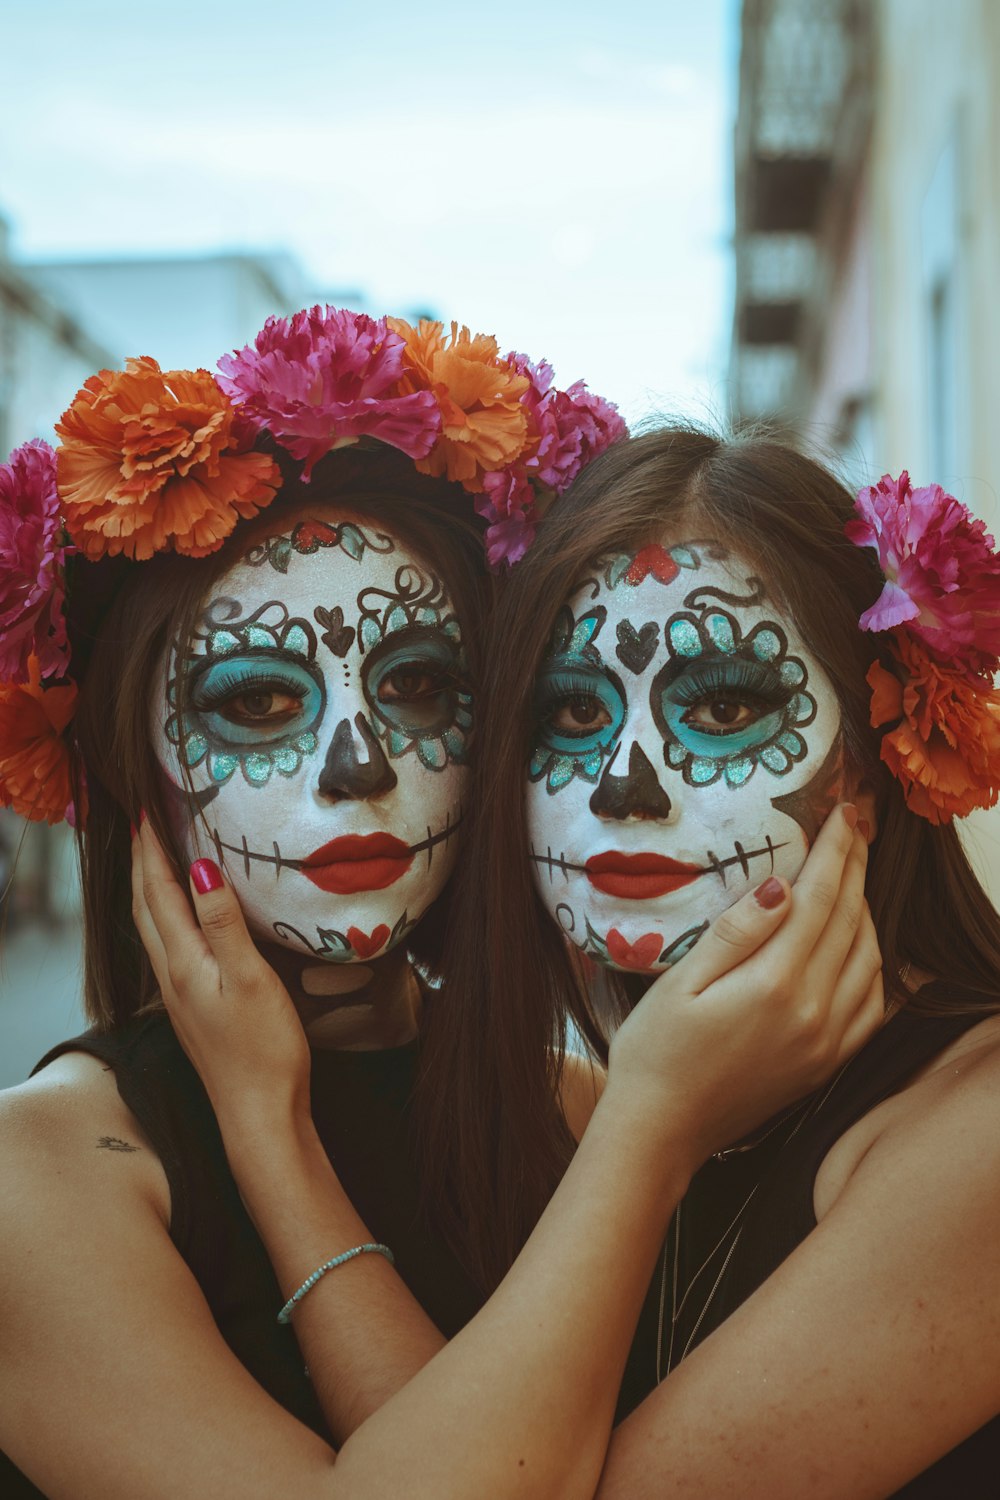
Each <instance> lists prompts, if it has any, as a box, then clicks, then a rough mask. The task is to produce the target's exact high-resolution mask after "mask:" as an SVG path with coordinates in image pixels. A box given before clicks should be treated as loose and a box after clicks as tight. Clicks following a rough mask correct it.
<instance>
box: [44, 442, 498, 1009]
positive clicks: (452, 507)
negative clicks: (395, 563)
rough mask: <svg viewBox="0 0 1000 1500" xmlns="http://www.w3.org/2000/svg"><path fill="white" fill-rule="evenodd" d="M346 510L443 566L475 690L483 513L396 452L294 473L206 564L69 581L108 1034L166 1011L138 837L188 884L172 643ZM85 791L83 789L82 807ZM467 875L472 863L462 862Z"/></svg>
mask: <svg viewBox="0 0 1000 1500" xmlns="http://www.w3.org/2000/svg"><path fill="white" fill-rule="evenodd" d="M331 505H335V506H337V507H338V508H339V509H341V510H346V511H348V512H349V513H350V514H352V515H357V516H358V517H360V518H361V519H367V520H369V521H371V522H373V523H374V524H376V525H380V526H386V527H388V528H389V529H390V530H392V531H393V532H394V533H395V534H396V535H397V536H398V537H399V538H400V540H402V541H403V542H404V543H406V544H407V545H408V546H409V547H411V548H412V549H413V551H414V553H415V554H416V555H417V556H418V557H421V558H423V559H424V560H425V561H426V562H428V563H431V564H433V566H434V567H435V569H436V570H437V571H438V572H439V573H440V574H441V576H442V578H443V580H444V582H445V584H446V586H447V588H448V591H449V593H450V595H451V597H452V600H453V602H454V605H455V609H456V612H457V615H458V618H459V622H460V624H461V628H462V636H463V642H464V646H465V651H466V655H467V659H468V664H469V669H470V677H471V679H472V682H473V684H475V683H476V682H477V681H478V680H479V678H480V675H481V670H482V663H481V658H482V641H483V622H484V616H485V613H486V610H487V596H488V593H489V589H490V585H489V582H488V578H487V574H486V569H485V564H484V559H483V544H482V537H481V533H480V528H479V526H478V523H476V521H475V518H474V516H473V514H472V507H471V503H470V501H469V499H468V497H467V496H466V495H464V494H463V492H462V491H461V490H460V489H459V487H458V486H457V485H452V484H449V483H448V482H447V481H441V480H433V479H428V478H425V477H424V476H422V475H420V474H418V473H417V472H416V471H415V470H414V467H413V465H412V463H411V462H410V461H409V460H408V459H405V458H404V457H403V456H402V455H399V454H395V453H394V452H393V451H392V450H388V449H380V450H377V451H376V450H359V449H349V450H346V451H341V452H337V453H333V454H331V455H330V456H329V457H328V458H327V459H325V460H324V461H323V462H322V463H321V464H319V465H317V467H316V470H315V471H314V474H313V478H312V481H311V482H310V483H309V484H308V485H304V484H302V483H301V481H300V480H299V479H298V478H297V476H296V474H295V473H294V472H293V473H290V474H289V475H288V477H287V479H286V482H285V484H284V485H283V487H282V489H281V491H280V493H279V494H278V496H276V498H275V499H274V501H273V502H272V503H271V505H270V506H269V507H268V508H267V510H266V512H264V514H262V515H260V516H258V517H256V518H254V520H253V521H246V522H243V523H241V524H240V525H239V526H238V527H237V528H236V530H235V531H234V532H233V534H232V536H231V537H230V538H229V539H228V540H227V542H226V544H225V545H224V546H223V547H222V548H221V549H220V550H219V551H218V552H215V553H213V554H212V555H211V556H209V557H206V558H198V559H196V558H189V557H178V556H176V555H175V554H162V555H160V556H158V557H154V558H153V559H152V560H150V561H148V562H144V563H141V564H136V563H129V562H124V561H123V560H122V559H120V558H115V559H109V560H106V562H104V563H88V562H85V561H82V560H79V559H77V560H76V562H75V568H74V572H73V574H72V575H71V577H70V579H69V589H68V598H69V623H70V633H71V641H72V648H73V665H74V673H75V675H76V676H77V677H78V679H80V678H82V683H81V688H80V697H79V707H78V711H77V715H76V719H75V725H74V727H75V733H76V740H77V746H78V749H79V752H80V769H81V772H82V780H83V781H85V797H86V801H87V804H88V812H87V817H86V820H85V821H83V822H81V824H80V825H79V826H78V828H77V842H78V847H79V854H80V864H81V874H82V887H83V914H84V1003H85V1006H86V1010H87V1014H88V1016H89V1018H90V1019H91V1021H93V1022H94V1023H95V1024H96V1025H98V1026H100V1027H102V1028H104V1029H108V1028H111V1027H114V1026H120V1025H123V1024H124V1023H125V1022H126V1021H128V1020H129V1019H130V1018H131V1017H133V1016H134V1015H136V1014H137V1013H138V1012H140V1011H142V1010H144V1009H145V1008H147V1007H148V1006H149V1005H151V1004H154V1003H155V1001H156V984H155V980H154V977H153V973H152V970H151V967H150V964H149V961H148V959H147V957H146V954H145V951H144V949H143V947H142V944H141V943H140V941H139V938H138V934H137V933H136V930H135V927H134V924H133V922H132V916H131V907H132V901H131V883H130V868H131V854H130V832H129V823H130V822H137V821H138V818H139V812H140V809H143V810H144V811H145V813H146V814H147V816H148V817H149V819H150V821H151V823H152V825H153V827H154V829H155V830H156V832H157V834H158V835H159V837H160V840H161V842H162V843H163V846H164V849H165V850H166V852H167V854H168V856H169V857H170V859H171V860H172V862H173V864H174V866H175V869H176V872H177V874H178V877H179V878H180V879H181V881H182V883H184V882H185V881H186V870H185V867H184V865H183V862H182V857H181V851H180V849H179V847H178V845H177V842H176V839H175V836H174V832H173V820H172V818H171V816H170V809H169V806H168V792H167V788H166V787H165V784H164V778H163V775H162V772H161V770H160V767H159V765H158V763H157V761H156V758H155V756H154V753H153V749H152V744H151V736H150V710H151V704H150V691H151V684H152V683H153V682H155V681H156V667H157V664H158V662H159V660H160V658H161V656H162V654H163V652H164V650H165V649H166V647H167V644H168V643H169V642H171V641H181V642H183V641H186V640H187V639H189V637H190V635H191V632H192V630H193V629H194V627H195V621H196V617H197V613H198V610H199V607H200V605H201V602H202V600H203V599H204V598H205V595H206V593H207V591H208V590H209V589H210V588H211V586H212V584H213V582H214V581H215V580H216V579H217V578H218V577H219V576H220V575H221V574H222V573H224V572H225V571H226V570H227V569H228V568H229V567H230V566H232V564H233V562H234V561H236V560H237V558H238V557H240V556H241V555H242V554H243V553H244V552H245V551H246V549H247V548H248V546H250V545H251V544H252V543H253V542H254V540H255V539H257V538H259V537H262V536H266V535H271V536H274V535H276V534H278V533H279V532H280V530H281V529H282V526H283V524H284V520H283V518H287V517H289V516H291V515H292V514H293V513H297V512H298V513H301V511H302V509H303V508H304V507H306V506H308V507H309V508H310V509H315V510H317V511H319V512H322V510H323V508H324V506H331ZM81 791H82V788H81V787H78V788H77V794H78V801H79V800H80V793H81ZM459 863H461V856H460V860H459ZM449 900H450V886H449V887H446V888H445V891H444V892H443V893H442V895H441V896H440V897H439V898H438V900H437V901H436V902H435V903H434V906H433V907H432V908H431V910H430V911H429V912H428V913H427V914H426V915H425V918H424V920H423V922H421V924H420V925H419V926H418V928H417V929H416V931H415V933H414V935H413V940H412V944H411V947H412V949H413V952H414V955H415V956H416V957H417V958H418V959H419V960H420V961H421V962H422V963H423V965H424V966H425V968H426V969H428V970H429V971H431V972H433V973H435V974H437V975H440V974H441V973H442V972H443V970H444V969H445V968H446V961H445V955H444V952H443V948H442V936H443V930H444V925H445V921H446V918H447V907H448V903H449Z"/></svg>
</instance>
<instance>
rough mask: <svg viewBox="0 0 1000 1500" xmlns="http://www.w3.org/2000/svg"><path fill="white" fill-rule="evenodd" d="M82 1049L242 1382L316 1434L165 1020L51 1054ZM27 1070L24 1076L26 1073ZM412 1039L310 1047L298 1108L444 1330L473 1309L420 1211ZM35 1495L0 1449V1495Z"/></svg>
mask: <svg viewBox="0 0 1000 1500" xmlns="http://www.w3.org/2000/svg"><path fill="white" fill-rule="evenodd" d="M65 1052H88V1053H90V1054H91V1055H92V1056H94V1057H97V1058H99V1059H101V1061H103V1062H106V1063H108V1064H109V1065H110V1066H111V1067H112V1068H113V1069H114V1071H115V1078H116V1081H117V1084H118V1091H119V1093H120V1094H121V1096H122V1099H123V1100H124V1102H125V1103H126V1104H127V1105H128V1107H129V1109H130V1110H131V1111H132V1113H133V1115H134V1116H135V1118H136V1119H137V1121H138V1122H139V1124H140V1125H141V1126H142V1128H143V1130H144V1131H145V1133H146V1135H147V1137H148V1138H149V1141H150V1143H151V1144H152V1146H153V1149H154V1150H155V1151H156V1154H157V1156H158V1157H159V1158H160V1161H161V1162H162V1163H163V1167H164V1170H165V1172H166V1175H167V1181H168V1183H169V1186H170V1203H171V1218H170V1238H171V1239H172V1240H173V1242H174V1244H175V1245H176V1246H177V1249H178V1251H179V1253H180V1254H181V1256H182V1257H183V1258H184V1260H185V1261H186V1262H187V1264H188V1265H189V1266H190V1267H191V1270H192V1271H193V1272H194V1275H195V1278H196V1280H197V1282H198V1284H199V1286H200V1287H201V1290H202V1293H203V1294H204V1297H205V1300H206V1301H207V1303H208V1305H209V1307H210V1308H211V1310H212V1315H213V1317H214V1318H215V1322H216V1324H217V1326H218V1328H219V1331H220V1333H221V1334H222V1336H223V1338H224V1339H225V1340H226V1343H227V1344H228V1345H229V1347H230V1348H231V1349H232V1351H233V1353H234V1354H235V1355H236V1357H237V1358H238V1359H239V1360H240V1361H241V1363H242V1364H243V1365H245V1366H246V1368H247V1369H248V1370H249V1371H250V1373H251V1375H253V1377H254V1379H255V1380H256V1381H257V1382H258V1384H260V1385H261V1386H263V1387H264V1389H265V1390H266V1391H268V1392H269V1393H270V1394H271V1395H272V1396H273V1397H274V1399H275V1400H276V1401H278V1402H280V1404H281V1405H282V1406H284V1407H285V1408H286V1409H287V1410H288V1411H290V1412H292V1414H293V1415H294V1416H296V1417H298V1418H299V1419H300V1420H301V1421H302V1422H305V1423H306V1424H307V1425H308V1426H310V1427H311V1428H313V1430H314V1431H316V1432H318V1433H320V1434H321V1435H322V1436H323V1437H325V1438H326V1439H327V1441H329V1440H330V1437H329V1433H328V1431H327V1429H326V1425H325V1423H324V1420H323V1415H322V1412H321V1411H320V1408H319V1404H318V1402H317V1400H316V1397H315V1394H314V1392H313V1388H312V1385H311V1384H310V1381H309V1378H308V1376H307V1374H306V1370H305V1365H304V1363H303V1360H302V1355H301V1353H300V1352H299V1347H298V1344H297V1342H296V1339H295V1334H294V1332H293V1330H292V1328H291V1326H290V1325H287V1326H280V1325H279V1324H278V1322H277V1321H276V1319H277V1314H278V1310H279V1309H280V1307H281V1305H282V1302H283V1298H282V1296H281V1292H280V1290H279V1288H278V1284H277V1281H276V1279H275V1276H274V1272H273V1270H272V1269H271V1263H270V1261H269V1260H268V1257H267V1253H266V1251H265V1250H264V1246H263V1244H262V1243H261V1241H260V1239H259V1237H258V1235H257V1231H256V1230H255V1229H254V1227H253V1224H252V1223H251V1221H250V1218H249V1216H248V1215H247V1212H246V1210H245V1209H244V1207H243V1204H242V1201H241V1199H240V1195H239V1191H238V1190H237V1187H236V1183H235V1181H234V1179H233V1176H232V1173H231V1172H230V1170H229V1164H228V1162H227V1161H226V1156H225V1151H224V1149H223V1145H222V1136H221V1134H220V1131H219V1127H218V1124H217V1122H216V1119H215V1115H214V1113H213V1110H212V1107H211V1104H210V1103H209V1100H208V1095H207V1094H206V1093H205V1090H204V1088H203V1087H202V1084H201V1080H200V1079H199V1077H198V1075H197V1073H196V1072H195V1070H194V1068H193V1067H192V1066H191V1064H190V1062H189V1061H188V1059H187V1057H186V1056H185V1054H184V1052H183V1050H182V1048H181V1046H180V1043H179V1042H178V1041H177V1038H176V1036H175V1035H174V1032H173V1029H172V1028H171V1026H170V1022H169V1021H168V1020H167V1018H166V1016H165V1015H162V1014H159V1015H153V1016H147V1017H144V1018H142V1019H140V1020H136V1021H133V1022H131V1023H130V1024H129V1025H128V1026H125V1027H123V1028H121V1029H120V1030H117V1031H113V1032H110V1033H103V1034H99V1033H97V1032H86V1033H84V1035H83V1036H81V1037H76V1038H75V1039H73V1040H72V1041H67V1042H62V1043H60V1045H59V1046H58V1047H55V1048H53V1049H52V1051H51V1052H49V1053H48V1054H47V1055H46V1056H45V1057H44V1058H43V1059H42V1061H41V1062H40V1063H39V1064H38V1068H42V1067H44V1066H45V1065H46V1063H49V1062H51V1061H52V1060H53V1058H56V1057H58V1056H60V1055H61V1054H62V1053H65ZM38 1068H36V1069H35V1071H36V1072H37V1071H38ZM416 1069H417V1046H416V1043H414V1044H412V1045H410V1046H406V1047H395V1048H388V1049H384V1050H381V1051H376V1052H325V1051H319V1050H317V1051H314V1053H313V1072H312V1112H313V1119H314V1120H315V1122H316V1128H317V1131H318V1132H319V1136H320V1139H321V1140H322V1142H323V1145H324V1147H325V1149H326V1151H327V1154H328V1156H329V1157H330V1160H331V1162H332V1164H333V1166H334V1168H335V1170H336V1172H337V1176H338V1177H339V1178H340V1181H341V1183H342V1184H343V1186H344V1189H345V1191H346V1193H347V1194H348V1196H349V1197H350V1199H351V1201H352V1203H353V1204H354V1206H355V1208H356V1209H357V1211H358V1213H359V1214H360V1215H361V1217H362V1218H363V1219H364V1221H365V1223H366V1224H367V1226H368V1228H369V1229H370V1230H371V1232H372V1235H373V1236H374V1238H375V1239H376V1240H380V1241H382V1242H383V1243H384V1244H387V1245H389V1246H390V1248H391V1249H392V1251H393V1253H394V1255H395V1257H396V1269H397V1271H398V1272H399V1274H400V1276H401V1277H402V1278H403V1280H404V1281H405V1282H406V1284H407V1286H408V1287H409V1288H410V1291H411V1292H412V1293H413V1295H414V1296H415V1297H416V1299H417V1301H418V1302H420V1304H421V1305H422V1307H423V1308H424V1310H425V1311H426V1312H427V1314H428V1316H429V1317H430V1318H431V1319H432V1320H433V1322H434V1323H435V1324H436V1325H437V1326H438V1328H440V1329H441V1331H442V1333H444V1334H445V1335H447V1336H448V1337H449V1338H450V1337H452V1336H453V1335H454V1334H456V1333H457V1332H458V1330H459V1329H460V1328H461V1327H462V1326H463V1325H464V1324H465V1323H467V1322H468V1320H469V1319H470V1318H471V1317H472V1316H473V1315H474V1314H475V1313H476V1312H477V1311H478V1310H479V1307H480V1306H481V1305H482V1302H483V1297H482V1294H481V1293H480V1292H479V1291H478V1290H477V1288H476V1287H475V1286H474V1285H473V1283H472V1282H471V1281H470V1279H469V1277H468V1276H467V1275H466V1273H465V1272H464V1271H463V1269H462V1267H461V1265H460V1264H459V1262H458V1260H457V1259H456V1258H455V1256H454V1255H453V1254H452V1252H451V1251H450V1250H449V1249H448V1247H447V1245H446V1244H445V1243H444V1241H443V1240H442V1238H441V1237H440V1236H439V1235H437V1234H435V1232H434V1230H433V1227H432V1226H430V1225H429V1224H428V1223H427V1221H426V1219H425V1217H424V1215H423V1213H422V1211H421V1202H420V1190H419V1179H418V1173H417V1169H416V1162H415V1160H414V1152H413V1144H412V1140H413V1130H412V1128H411V1125H410V1110H411V1102H412V1095H413V1089H414V1084H415V1081H416ZM40 1493H41V1491H39V1490H38V1489H37V1488H36V1486H35V1485H33V1484H31V1482H30V1481H29V1480H28V1479H27V1478H26V1477H25V1476H24V1475H23V1474H22V1473H21V1472H20V1470H18V1469H15V1467H14V1466H13V1464H12V1463H11V1462H10V1460H9V1459H8V1458H6V1457H5V1456H4V1455H3V1454H0V1495H2V1496H3V1497H4V1500H27V1497H29V1496H38V1495H39V1494H40Z"/></svg>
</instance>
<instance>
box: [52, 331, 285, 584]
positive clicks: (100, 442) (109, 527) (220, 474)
mask: <svg viewBox="0 0 1000 1500" xmlns="http://www.w3.org/2000/svg"><path fill="white" fill-rule="evenodd" d="M236 423H237V417H236V410H235V408H234V407H233V405H232V403H231V402H230V401H229V399H228V397H226V396H225V395H224V394H223V392H222V391H221V390H220V389H219V387H218V386H217V385H216V383H215V380H214V379H213V378H212V376H211V375H210V374H209V372H208V371H207V370H168V371H163V370H161V369H160V367H159V365H158V364H157V363H156V360H155V359H148V358H143V359H130V360H129V361H128V363H127V365H126V367H125V369H124V370H102V371H101V372H100V374H99V375H92V376H91V377H90V379H89V380H88V381H87V382H86V384H85V385H84V386H83V388H82V390H80V391H78V392H77V395H76V399H75V400H74V402H73V404H72V406H70V408H69V410H68V411H66V412H64V413H63V415H62V417H61V419H60V420H59V421H58V422H57V423H56V431H57V432H58V433H59V435H60V437H61V438H62V440H63V442H62V447H61V448H59V449H58V450H57V479H58V487H59V493H60V497H61V499H62V503H63V514H64V517H65V521H66V529H67V530H68V531H69V533H70V536H71V537H72V538H73V541H74V542H75V543H76V545H77V546H78V547H79V548H80V550H81V551H82V552H84V553H85V554H86V556H87V557H89V558H91V559H96V558H99V557H104V556H105V555H106V554H110V555H112V556H113V555H114V554H116V553H119V552H123V553H124V554H125V556H126V557H131V558H136V559H141V560H145V559H146V558H149V557H152V555H153V553H154V552H160V551H162V550H163V549H164V548H167V547H170V546H173V547H174V549H175V550H176V551H177V552H183V553H184V554H185V555H186V556H188V557H205V556H206V555H207V554H208V553H209V552H214V551H215V550H216V549H217V548H218V547H220V546H221V545H222V543H223V541H224V540H225V538H226V537H227V536H228V535H229V533H230V532H231V531H232V529H233V527H234V526H235V525H236V523H237V521H238V520H239V519H240V518H241V517H242V518H244V519H245V518H247V517H249V516H253V515H256V513H257V512H258V511H259V510H260V509H262V507H263V506H265V505H267V504H268V502H269V501H270V500H272V499H273V497H274V493H275V491H276V490H277V488H278V485H279V483H280V476H279V473H278V468H277V465H276V464H275V463H274V461H273V459H271V458H269V457H268V455H267V454H265V453H253V452H241V451H239V450H240V448H241V447H244V446H248V444H247V442H246V439H245V437H244V429H243V428H242V426H241V425H237V428H236V431H234V424H236Z"/></svg>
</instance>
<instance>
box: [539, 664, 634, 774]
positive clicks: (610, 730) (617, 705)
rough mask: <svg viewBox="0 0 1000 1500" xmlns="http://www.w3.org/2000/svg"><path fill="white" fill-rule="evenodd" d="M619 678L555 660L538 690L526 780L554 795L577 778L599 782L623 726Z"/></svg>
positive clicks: (593, 667) (594, 666)
mask: <svg viewBox="0 0 1000 1500" xmlns="http://www.w3.org/2000/svg"><path fill="white" fill-rule="evenodd" d="M625 711H626V710H625V693H624V691H623V689H622V685H621V683H620V682H619V681H618V678H617V677H616V676H615V675H614V674H613V673H610V672H608V671H607V669H605V668H602V667H600V666H598V665H597V664H596V663H595V662H590V661H587V660H580V659H579V658H575V659H574V658H566V657H562V658H560V657H556V658H554V659H551V660H550V661H549V662H548V663H547V664H546V665H545V666H544V667H543V669H542V673H541V675H540V677H539V679H538V682H537V684H536V686H535V725H536V729H535V735H534V746H533V751H532V756H531V763H530V766H529V770H528V774H529V776H530V778H531V780H532V781H540V780H541V779H542V777H546V778H547V786H548V790H549V791H550V792H556V791H558V790H559V788H560V787H562V786H565V785H566V784H567V782H569V781H571V780H572V779H573V777H574V776H581V777H582V778H583V779H584V780H585V781H596V780H597V777H598V775H599V774H600V770H601V766H602V764H603V762H604V760H605V759H606V757H607V756H608V754H609V753H610V750H611V748H612V746H613V745H614V743H615V741H616V740H617V738H618V736H619V734H620V733H621V729H622V725H623V724H624V723H625Z"/></svg>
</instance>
